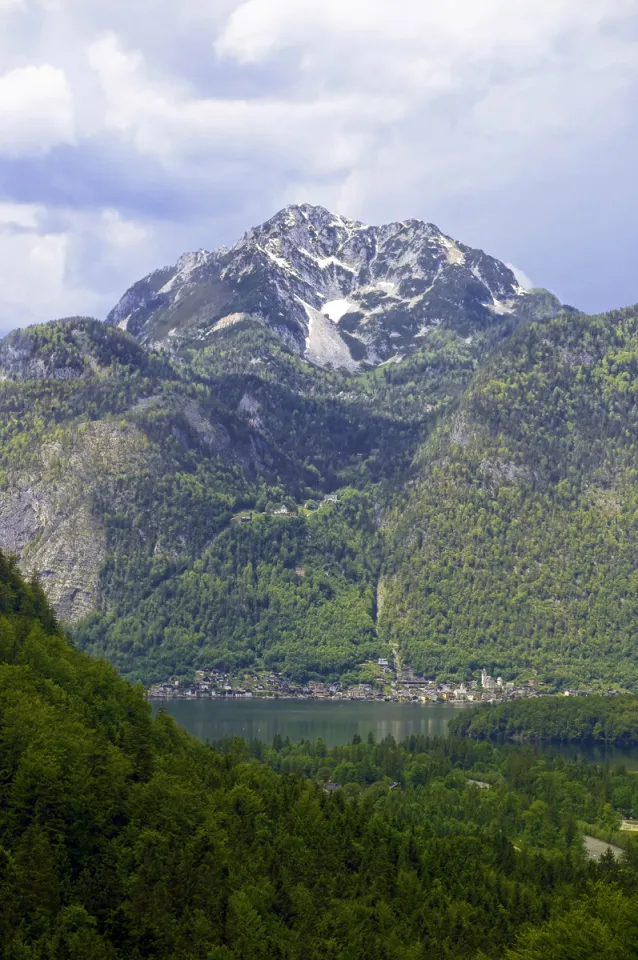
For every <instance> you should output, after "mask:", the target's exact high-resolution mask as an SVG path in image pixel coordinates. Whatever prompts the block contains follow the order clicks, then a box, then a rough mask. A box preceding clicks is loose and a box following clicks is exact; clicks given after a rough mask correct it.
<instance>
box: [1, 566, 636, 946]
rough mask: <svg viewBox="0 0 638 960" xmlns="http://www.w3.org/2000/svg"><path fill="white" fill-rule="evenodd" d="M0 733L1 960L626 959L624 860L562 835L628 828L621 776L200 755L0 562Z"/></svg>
mask: <svg viewBox="0 0 638 960" xmlns="http://www.w3.org/2000/svg"><path fill="white" fill-rule="evenodd" d="M0 730H1V731H2V735H1V737H0V771H1V775H0V893H1V896H0V921H1V922H0V938H1V943H0V949H1V951H2V955H3V957H6V958H7V960H58V958H65V960H119V958H121V960H142V958H145V957H148V958H154V960H161V958H167V960H255V958H257V960H258V958H264V960H271V958H278V957H279V958H289V960H293V958H299V960H313V958H319V957H321V958H325V957H332V958H335V960H359V958H361V960H363V958H366V960H392V958H396V960H399V958H402V960H403V958H415V960H416V958H425V957H433V956H434V957H440V958H457V957H459V958H460V957H466V958H476V960H478V958H479V957H503V956H507V957H508V958H510V960H517V958H521V960H522V958H525V960H532V958H533V960H541V958H542V960H545V958H547V957H561V958H569V957H574V958H577V957H578V958H580V960H586V958H588V957H592V958H594V957H600V956H603V957H611V956H612V952H613V956H614V957H615V958H629V957H632V956H635V946H636V942H637V936H638V929H637V926H636V916H638V913H637V911H636V907H637V906H638V874H637V872H636V871H637V867H638V856H637V853H636V849H635V847H634V846H633V845H631V844H628V847H627V854H626V856H625V858H624V859H622V860H614V858H613V857H611V856H607V857H604V858H603V859H602V860H601V861H600V862H593V861H592V862H588V861H587V860H586V858H585V855H584V852H583V847H582V841H581V836H580V827H579V821H580V820H584V821H586V822H591V823H597V824H599V825H601V826H610V827H613V826H614V825H615V824H616V821H617V818H618V817H619V816H620V815H621V814H625V815H634V816H635V815H636V813H637V812H638V778H636V777H635V776H633V775H631V774H628V773H627V772H626V771H625V770H624V768H622V767H618V768H616V769H613V770H612V769H609V768H595V767H589V766H587V765H584V764H581V763H566V762H565V761H564V760H562V759H560V758H554V759H552V758H541V757H540V756H539V755H538V754H536V753H535V752H534V751H532V750H528V749H524V748H513V747H505V748H503V747H494V746H492V745H490V744H487V743H475V742H473V741H471V740H467V739H455V738H451V739H449V740H445V741H443V740H439V741H436V740H428V739H425V738H422V737H412V738H410V739H409V740H407V741H405V742H404V743H403V744H396V743H395V742H394V741H393V740H392V738H387V739H386V740H384V741H382V742H381V743H379V744H375V743H372V742H370V743H365V744H364V743H361V742H358V739H357V738H355V739H354V740H353V743H352V744H351V745H350V746H347V747H340V748H335V749H333V750H328V749H327V748H326V747H325V746H324V745H323V744H321V742H317V743H314V744H310V743H302V744H299V745H296V746H292V745H290V744H287V743H285V742H282V741H281V740H276V742H274V743H273V745H272V747H268V746H265V745H262V744H257V743H253V744H246V743H244V742H243V741H230V742H225V743H221V744H218V745H216V746H213V747H211V746H207V745H204V744H202V743H199V742H198V741H196V740H194V739H192V738H190V737H189V736H187V735H186V734H185V733H184V732H183V731H181V730H180V729H179V728H178V727H177V726H176V725H175V723H174V722H173V721H172V720H171V719H170V718H169V717H168V716H166V715H162V714H160V715H159V716H158V717H157V718H156V719H155V720H152V719H151V712H150V707H149V706H148V704H147V703H146V702H145V700H144V697H143V691H142V690H141V689H140V688H136V687H132V686H129V685H128V684H127V683H126V682H125V681H124V680H122V679H120V678H119V677H118V676H117V674H116V673H115V671H114V670H113V668H112V667H110V666H109V665H108V664H106V663H105V662H103V661H100V660H95V659H90V658H88V657H87V656H86V655H85V654H83V653H81V652H79V651H78V650H76V649H74V647H73V646H72V645H71V644H70V643H69V642H68V640H67V639H66V638H65V637H64V636H63V635H62V634H61V633H60V631H59V628H58V626H57V623H56V619H55V616H54V615H53V614H52V612H51V610H50V608H49V607H48V605H47V603H46V601H45V598H44V595H43V593H42V590H41V588H40V587H39V585H38V584H37V582H34V583H32V584H26V583H25V582H24V581H23V580H22V578H21V577H20V575H19V574H18V572H17V570H16V567H15V564H14V563H13V562H12V561H10V560H7V559H6V558H5V557H3V556H2V555H1V554H0ZM328 777H332V778H333V779H334V778H336V777H340V778H341V780H342V782H343V787H342V788H341V789H337V790H335V791H334V792H333V793H332V795H328V794H327V793H326V792H325V791H324V789H323V787H322V784H323V783H324V782H325V780H326V779H327V778H328ZM473 779H476V780H479V779H480V780H481V781H483V782H486V783H489V788H488V789H485V788H481V787H479V786H477V785H475V784H474V783H472V782H471V780H473ZM548 944H549V945H550V947H548ZM508 951H509V952H508Z"/></svg>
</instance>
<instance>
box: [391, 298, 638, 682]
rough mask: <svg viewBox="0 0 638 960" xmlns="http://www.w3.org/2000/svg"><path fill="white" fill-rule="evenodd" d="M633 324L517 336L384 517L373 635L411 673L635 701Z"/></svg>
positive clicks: (546, 327)
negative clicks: (498, 678) (399, 651)
mask: <svg viewBox="0 0 638 960" xmlns="http://www.w3.org/2000/svg"><path fill="white" fill-rule="evenodd" d="M637 348H638V312H637V311H636V310H635V309H632V310H625V311H617V312H614V313H611V314H606V315H604V316H601V317H594V318H591V317H585V316H581V315H570V316H566V317H562V318H559V319H557V320H552V321H549V322H547V323H544V324H533V325H531V326H529V327H526V328H524V329H521V330H519V331H518V332H516V333H515V334H514V335H513V336H512V338H511V340H510V341H509V342H508V343H507V345H506V346H505V347H504V349H503V350H502V352H500V353H499V354H498V355H497V356H495V357H494V358H493V360H492V361H490V362H489V363H488V364H487V365H486V367H485V368H484V369H483V370H482V371H481V372H480V373H479V374H478V376H477V378H476V380H475V382H474V383H473V384H472V386H471V388H470V389H469V390H468V392H467V393H466V394H465V396H464V397H463V399H462V401H461V404H460V406H459V408H458V410H457V411H456V412H455V414H454V415H453V416H452V417H451V418H450V419H449V420H448V421H447V422H446V423H445V424H444V425H442V427H441V428H440V430H439V431H438V432H437V433H436V435H435V436H433V437H432V438H431V439H430V440H429V441H427V442H426V444H425V446H424V447H423V448H422V450H421V452H420V455H419V462H420V466H419V480H418V484H417V486H416V487H415V488H413V489H411V490H410V492H409V494H408V496H407V497H405V498H403V500H402V501H400V502H401V507H400V508H397V509H395V513H394V521H393V524H392V535H391V539H392V543H391V545H390V546H389V554H388V555H389V557H390V559H389V560H388V566H387V570H386V578H385V590H386V598H387V610H388V614H387V617H385V618H384V623H383V628H382V629H383V631H384V633H385V635H386V636H387V637H388V638H390V639H391V641H394V642H397V643H399V644H400V645H401V646H402V647H403V648H404V650H405V653H406V656H407V657H408V658H409V659H410V660H411V661H412V662H414V663H415V665H416V666H417V667H419V668H420V669H423V670H425V671H435V672H436V671H441V670H444V669H445V670H450V671H453V672H459V673H463V672H465V671H470V670H475V669H476V668H477V667H478V666H479V665H480V664H482V663H485V664H487V665H488V666H490V667H491V668H492V669H493V670H494V671H497V672H503V673H504V674H509V673H510V671H511V669H512V666H513V665H514V664H515V665H516V669H517V670H518V671H519V672H522V673H525V672H526V673H528V674H529V675H540V676H542V677H543V678H544V679H547V680H549V681H555V682H558V683H562V682H567V681H569V680H572V681H580V682H586V683H595V682H598V681H603V682H604V683H606V684H611V685H614V684H616V683H626V684H629V685H632V686H635V684H636V682H637V680H638V673H637V668H636V662H637V657H636V654H637V652H638V650H637V648H636V633H635V624H636V622H637V620H636V618H637V616H638V608H637V607H636V596H637V591H636V588H637V586H638V583H637V582H636V568H637V561H638V542H637V535H638V528H637V525H636V521H637V517H638V513H637V510H638V496H637V495H638V487H637V486H636V480H637V479H638V474H637V472H636V469H637V467H638V460H637V455H638V432H637V428H638V406H637V405H636V391H637V390H638V380H637V379H636V372H637V370H638V352H637Z"/></svg>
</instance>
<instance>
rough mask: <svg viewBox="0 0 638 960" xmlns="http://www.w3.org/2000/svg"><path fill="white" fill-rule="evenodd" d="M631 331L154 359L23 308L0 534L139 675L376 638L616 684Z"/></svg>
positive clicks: (624, 640) (575, 680) (269, 346)
mask: <svg viewBox="0 0 638 960" xmlns="http://www.w3.org/2000/svg"><path fill="white" fill-rule="evenodd" d="M637 337H638V313H637V311H636V310H635V309H632V310H625V311H617V312H615V313H611V314H606V315H603V316H600V317H586V316H583V315H580V314H575V313H566V314H565V315H564V316H561V317H559V318H557V319H547V320H544V321H543V322H536V323H532V322H524V323H522V324H521V322H520V321H515V320H514V319H511V322H509V323H503V324H500V325H499V326H498V327H496V328H495V329H494V330H492V331H491V332H490V331H484V332H483V334H482V335H481V337H477V338H474V339H472V338H463V337H460V336H459V335H458V333H457V332H455V331H453V330H450V329H446V328H445V327H440V328H434V329H432V330H431V331H430V332H429V333H428V335H427V336H425V337H423V339H422V344H421V345H420V346H419V347H418V349H415V350H414V352H413V353H412V354H411V355H410V356H409V357H407V358H406V359H405V360H403V361H401V362H397V363H392V364H387V365H385V366H382V367H377V368H375V369H371V370H367V371H363V372H360V373H358V374H357V375H352V374H347V373H345V372H339V371H331V370H324V369H320V368H318V367H316V366H313V365H312V364H310V363H308V362H307V361H305V360H303V359H302V358H300V357H299V356H298V355H296V354H295V353H294V352H293V351H291V350H290V349H289V348H288V347H287V346H286V344H285V343H284V342H282V340H281V339H280V338H278V337H277V336H275V334H274V333H273V332H272V331H271V330H269V329H267V328H266V327H265V326H264V325H263V324H260V323H257V322H253V321H250V320H242V321H241V322H235V323H233V324H232V325H230V326H228V327H227V328H225V329H223V330H221V331H216V332H215V333H214V334H210V335H209V336H206V337H204V339H203V340H198V341H197V342H191V343H190V344H188V343H182V344H181V346H180V348H179V350H176V351H172V352H171V351H166V350H164V351H162V352H159V353H158V352H154V351H153V350H149V349H146V348H142V347H140V345H139V344H137V343H136V342H135V341H134V340H133V338H132V337H131V336H129V335H128V334H127V333H125V332H123V331H121V330H118V329H117V328H114V327H108V326H105V325H103V324H99V323H97V322H96V321H90V320H84V319H75V320H70V321H64V322H58V323H54V324H49V325H45V326H41V327H34V328H30V329H29V330H27V331H22V332H18V333H15V334H12V335H10V336H9V337H7V338H5V340H3V341H0V374H1V375H2V377H3V378H4V379H1V380H0V414H1V417H0V545H3V546H4V548H5V550H7V551H8V552H10V553H14V552H15V553H17V554H18V555H19V557H20V563H21V566H22V569H23V570H25V571H27V572H28V573H30V572H31V571H33V570H35V571H37V572H38V574H39V576H40V578H41V581H42V584H43V587H44V589H45V591H46V592H47V594H48V596H49V597H50V598H51V599H52V600H53V601H54V603H55V605H56V608H57V610H58V614H59V616H60V617H61V619H62V620H63V621H64V622H65V623H73V624H74V633H75V636H76V638H77V641H78V643H80V644H81V645H82V646H85V647H86V648H87V649H89V650H90V651H92V652H94V653H97V654H98V655H102V656H106V657H108V658H109V659H110V660H112V662H114V663H115V664H116V665H117V666H118V667H119V668H120V669H121V670H122V671H123V672H124V673H125V674H126V675H128V676H130V677H132V678H135V679H141V680H144V681H145V682H151V681H159V680H164V679H166V678H167V677H168V676H170V675H172V674H175V673H178V674H183V675H184V674H185V675H188V674H189V673H192V671H193V670H195V669H199V668H210V667H219V668H223V669H226V670H230V671H234V670H241V669H244V668H246V667H248V668H253V669H265V670H266V669H267V670H270V669H275V670H278V671H281V672H283V673H286V674H288V675H290V676H292V677H294V678H296V679H306V678H309V677H330V678H339V677H341V678H345V679H352V680H356V679H357V677H358V676H360V675H362V672H361V671H362V670H364V671H365V669H366V667H365V664H367V663H370V662H375V661H376V659H378V657H380V656H384V657H386V658H389V659H392V655H393V653H394V652H395V651H396V652H398V654H399V658H400V661H401V663H402V664H403V665H404V666H412V667H413V668H414V669H415V670H416V671H418V672H422V673H425V674H426V675H428V676H438V677H445V676H452V677H455V678H457V679H467V678H469V677H470V676H471V675H476V674H477V673H478V672H479V671H480V669H481V668H482V667H487V668H488V670H489V671H490V672H491V673H493V674H494V675H497V674H501V675H502V676H504V677H505V678H506V679H510V678H511V679H514V678H520V679H529V678H532V677H534V678H536V679H540V680H542V681H545V682H548V683H550V684H553V685H556V686H557V687H559V688H560V687H562V686H565V685H570V684H571V685H581V686H590V687H593V688H595V689H596V688H598V689H604V688H606V687H607V686H613V687H621V688H622V687H625V688H628V689H635V688H636V686H637V685H638V666H636V664H637V663H638V657H637V653H638V650H637V648H636V631H635V623H636V622H637V617H638V607H637V605H636V604H637V600H636V597H637V596H638V591H637V590H636V587H637V586H638V584H637V583H636V576H637V574H636V570H637V569H638V549H637V547H638V545H637V542H636V536H637V525H636V516H637V515H638V483H637V479H638V471H637V468H638V463H637V455H636V450H637V445H636V441H637V427H638V425H637V417H638V413H637V410H638V408H637V405H636V390H637V389H638V379H637V372H638V351H637V344H638V340H637ZM327 495H331V496H332V497H333V498H334V500H335V502H326V501H325V500H324V498H325V497H326V496H327ZM278 511H279V512H278ZM242 518H243V519H242Z"/></svg>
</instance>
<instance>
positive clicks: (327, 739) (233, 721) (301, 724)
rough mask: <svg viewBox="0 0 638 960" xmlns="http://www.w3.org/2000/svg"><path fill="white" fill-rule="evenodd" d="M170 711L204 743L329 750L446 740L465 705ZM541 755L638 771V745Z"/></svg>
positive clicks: (220, 703)
mask: <svg viewBox="0 0 638 960" xmlns="http://www.w3.org/2000/svg"><path fill="white" fill-rule="evenodd" d="M162 704H163V706H164V708H165V709H166V710H168V712H169V713H170V714H171V716H173V717H175V719H176V720H177V722H178V723H180V724H181V725H182V726H183V727H185V728H186V730H188V732H189V733H192V734H193V735H194V736H196V737H198V738H199V739H200V740H219V739H221V738H222V737H244V738H245V739H246V740H261V741H263V743H272V739H273V737H274V736H275V734H276V733H278V734H280V735H281V736H282V737H283V738H284V739H285V738H286V737H289V738H290V740H291V741H292V743H299V741H300V740H316V739H317V738H318V737H321V739H322V740H323V741H324V743H326V744H327V745H328V746H329V747H333V746H338V745H339V744H343V743H350V741H351V740H352V738H353V736H354V735H355V734H356V733H358V734H359V736H360V737H361V739H362V740H366V739H367V737H368V734H369V733H372V734H373V735H374V738H375V740H377V741H378V740H382V739H383V738H384V737H387V736H388V734H392V736H393V737H394V739H395V740H397V741H400V740H403V739H404V738H405V737H409V736H410V734H411V733H422V734H425V735H426V736H430V737H434V736H439V737H444V736H446V735H447V727H448V722H449V721H450V719H451V718H452V717H453V716H454V715H455V713H456V711H457V710H463V709H464V707H463V705H462V704H455V705H452V704H443V703H426V704H415V703H355V702H348V701H337V702H330V701H325V700H164V701H162V703H161V704H160V703H158V702H157V701H155V702H154V703H153V713H157V711H158V710H159V708H160V706H161V705H162ZM528 746H531V747H537V748H538V749H539V750H540V751H541V752H542V753H546V754H553V753H559V754H560V755H561V756H563V757H565V759H567V760H575V759H582V760H585V761H586V762H587V763H597V764H603V763H605V762H607V763H611V764H617V763H622V764H624V765H625V766H626V767H627V769H628V770H636V771H638V747H628V748H622V747H612V746H609V747H605V746H604V745H603V746H601V745H594V744H582V743H573V744H571V743H570V744H567V743H565V744H556V743H546V744H529V745H528Z"/></svg>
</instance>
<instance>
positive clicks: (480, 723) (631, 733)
mask: <svg viewBox="0 0 638 960" xmlns="http://www.w3.org/2000/svg"><path fill="white" fill-rule="evenodd" d="M450 730H451V732H452V733H454V734H456V735H459V736H469V737H477V738H479V739H482V738H510V739H517V740H569V741H586V742H589V743H612V744H618V745H620V746H632V745H635V744H638V697H630V696H617V697H594V696H589V697H538V698H535V699H532V700H514V701H511V702H509V703H499V704H486V705H484V706H479V707H474V708H473V709H470V710H464V711H463V713H461V714H459V715H458V716H456V717H454V718H453V719H452V720H451V721H450Z"/></svg>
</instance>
